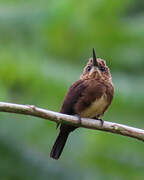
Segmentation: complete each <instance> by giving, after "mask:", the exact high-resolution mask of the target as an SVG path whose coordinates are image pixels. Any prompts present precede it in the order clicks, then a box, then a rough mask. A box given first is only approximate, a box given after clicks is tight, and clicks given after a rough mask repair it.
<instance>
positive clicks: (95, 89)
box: [50, 48, 114, 160]
mask: <svg viewBox="0 0 144 180" xmlns="http://www.w3.org/2000/svg"><path fill="white" fill-rule="evenodd" d="M92 55H93V56H92V58H90V59H89V60H88V63H87V65H86V66H85V68H84V70H83V73H82V75H81V76H80V79H79V80H77V81H76V82H74V83H73V84H72V85H71V86H70V88H69V90H68V92H67V94H66V96H65V98H64V101H63V104H62V106H61V109H60V113H63V114H68V115H76V116H77V117H78V119H79V122H80V121H81V118H93V119H96V120H100V121H101V122H102V126H103V123H104V121H103V120H102V119H100V117H101V116H103V115H104V113H105V111H106V110H107V109H108V107H109V106H110V104H111V102H112V99H113V96H114V85H113V82H112V76H111V73H110V69H109V67H108V66H107V65H106V61H105V60H103V59H101V58H96V53H95V50H94V48H93V49H92ZM76 128H78V127H76V126H72V125H68V124H64V123H62V124H61V125H60V132H59V134H58V136H57V138H56V141H55V143H54V145H53V147H52V150H51V152H50V157H51V158H53V159H55V160H58V159H59V157H60V155H61V153H62V151H63V148H64V146H65V143H66V141H67V138H68V136H69V134H70V133H71V132H72V131H74V130H75V129H76Z"/></svg>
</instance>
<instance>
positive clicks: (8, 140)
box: [0, 0, 144, 180]
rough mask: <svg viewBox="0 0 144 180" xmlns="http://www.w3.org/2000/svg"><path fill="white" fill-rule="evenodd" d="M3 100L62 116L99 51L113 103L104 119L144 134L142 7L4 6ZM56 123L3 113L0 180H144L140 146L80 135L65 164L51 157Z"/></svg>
mask: <svg viewBox="0 0 144 180" xmlns="http://www.w3.org/2000/svg"><path fill="white" fill-rule="evenodd" d="M0 3H1V12H0V34H1V43H0V92H1V93H0V94H1V96H0V100H1V101H6V102H14V103H19V104H34V105H37V106H39V107H43V108H48V109H51V110H55V111H59V109H60V106H61V103H62V101H63V98H64V95H65V93H66V91H67V88H68V87H69V86H70V84H71V83H72V82H73V81H75V80H77V79H78V78H79V75H80V74H81V72H82V68H83V67H84V65H85V63H86V62H87V60H88V58H89V57H90V56H91V48H92V47H95V49H96V51H97V54H98V56H100V57H103V58H104V59H106V60H107V63H108V64H109V65H110V67H111V70H112V76H113V81H114V84H115V98H114V101H113V103H112V106H111V108H110V109H109V111H108V112H107V113H106V114H105V116H104V119H105V120H108V121H113V122H119V123H123V124H128V125H131V126H135V127H139V128H142V127H143V116H144V112H143V108H144V101H143V100H144V93H143V89H144V83H143V75H144V71H143V65H144V61H143V58H144V54H143V46H144V36H143V32H144V23H143V18H144V15H143V13H142V9H144V6H143V5H142V4H141V5H140V4H139V2H137V1H134V0H133V1H130V0H127V1H125V0H121V1H114V0H110V1H107V0H103V1H100V0H96V1H94V0H90V1H75V0H73V1H72V0H69V1H66V0H61V1H56V0H53V1H50V0H49V1H46V0H43V1H33V0H30V1H17V0H11V1H8V0H7V1H1V2H0ZM56 133H57V131H56V130H55V124H54V123H52V122H49V121H45V120H40V119H38V118H34V117H27V116H22V115H15V114H7V113H0V162H1V163H0V179H2V180H21V179H24V180H25V179H26V180H29V179H42V180H43V179H44V180H45V179H84V180H88V179H92V180H93V179H99V180H103V179H104V180H105V179H111V180H115V179H118V180H124V179H126V180H135V179H138V180H142V179H143V176H144V173H143V168H144V163H143V162H144V158H143V144H142V143H141V142H138V141H136V140H132V139H129V138H126V137H121V136H116V135H112V134H108V133H103V132H98V131H92V130H86V129H78V130H77V131H75V132H73V134H72V136H71V137H70V138H69V141H68V143H67V145H66V148H65V150H64V153H63V154H62V158H61V159H60V160H59V161H58V162H57V161H54V160H51V159H50V158H49V152H50V149H51V147H52V144H53V142H54V140H55V136H56Z"/></svg>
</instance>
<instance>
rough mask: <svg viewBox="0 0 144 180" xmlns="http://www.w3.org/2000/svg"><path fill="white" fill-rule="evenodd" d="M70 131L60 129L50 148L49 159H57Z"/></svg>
mask: <svg viewBox="0 0 144 180" xmlns="http://www.w3.org/2000/svg"><path fill="white" fill-rule="evenodd" d="M69 133H70V131H66V130H65V129H63V128H62V129H61V130H60V132H59V135H58V136H57V138H56V141H55V143H54V145H53V147H52V150H51V153H50V157H51V158H53V159H59V157H60V155H61V153H62V151H63V148H64V146H65V143H66V141H67V138H68V135H69Z"/></svg>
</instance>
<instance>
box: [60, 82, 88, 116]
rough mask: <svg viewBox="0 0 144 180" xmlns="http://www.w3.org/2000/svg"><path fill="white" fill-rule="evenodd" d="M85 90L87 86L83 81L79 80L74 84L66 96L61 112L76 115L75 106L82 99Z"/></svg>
mask: <svg viewBox="0 0 144 180" xmlns="http://www.w3.org/2000/svg"><path fill="white" fill-rule="evenodd" d="M85 88H86V85H85V83H84V81H83V80H78V81H76V82H75V83H73V84H72V86H71V87H70V88H69V90H68V92H67V94H66V96H65V99H64V102H63V105H62V107H61V110H60V112H61V113H64V114H69V115H72V114H75V112H74V105H75V104H76V103H77V101H78V99H79V98H80V97H81V95H82V93H83V92H84V90H85Z"/></svg>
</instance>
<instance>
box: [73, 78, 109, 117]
mask: <svg viewBox="0 0 144 180" xmlns="http://www.w3.org/2000/svg"><path fill="white" fill-rule="evenodd" d="M85 83H86V84H87V86H86V87H87V88H86V89H85V90H84V91H83V94H82V96H81V98H79V100H78V101H77V103H76V104H75V107H74V108H75V112H76V114H79V113H81V112H82V111H84V110H85V109H86V108H87V107H88V106H90V105H91V103H93V102H94V101H95V100H96V99H99V98H100V97H101V96H102V95H103V94H104V93H105V92H106V86H105V84H104V83H103V82H100V81H96V80H88V81H85Z"/></svg>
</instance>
